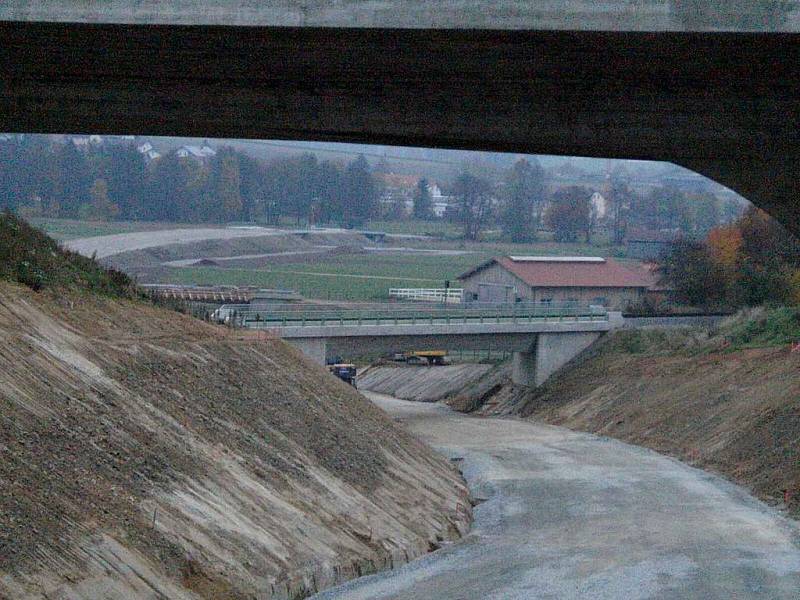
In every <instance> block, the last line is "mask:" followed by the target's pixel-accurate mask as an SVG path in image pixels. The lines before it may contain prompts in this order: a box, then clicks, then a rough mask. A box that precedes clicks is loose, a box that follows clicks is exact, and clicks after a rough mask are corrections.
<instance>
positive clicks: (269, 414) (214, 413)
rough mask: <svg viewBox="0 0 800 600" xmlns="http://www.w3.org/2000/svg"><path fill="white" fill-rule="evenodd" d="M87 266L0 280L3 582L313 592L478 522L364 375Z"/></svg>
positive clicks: (22, 587) (160, 593)
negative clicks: (117, 284) (199, 316)
mask: <svg viewBox="0 0 800 600" xmlns="http://www.w3.org/2000/svg"><path fill="white" fill-rule="evenodd" d="M31 235H32V236H33V237H32V238H31V240H33V241H36V240H37V239H38V238H36V236H35V233H31ZM39 241H41V240H39ZM53 253H54V254H53V255H52V257H51V258H54V260H56V261H57V262H58V263H59V264H61V263H62V261H64V260H71V257H70V256H68V255H62V254H60V251H58V250H57V249H54V250H53ZM81 266H83V267H86V265H84V264H83V263H81ZM94 269H95V267H94V266H93V265H88V272H90V273H95V274H97V276H98V277H100V278H101V279H102V278H104V277H116V275H114V274H113V273H108V272H105V271H102V270H99V271H95V270H94ZM86 272H87V271H86V270H85V269H81V268H77V271H75V273H73V275H75V277H74V278H73V279H71V280H70V281H71V284H70V285H67V283H69V282H65V281H62V282H61V283H60V285H58V286H56V285H49V284H48V285H46V286H44V287H42V286H37V287H39V289H41V290H42V291H40V292H34V291H32V290H31V289H30V288H27V287H23V286H22V285H19V284H18V283H15V282H9V281H5V282H0V332H2V335H0V361H1V362H0V364H2V368H0V417H1V418H0V449H1V450H2V460H0V598H3V599H13V600H17V599H20V598H53V597H58V598H87V599H88V598H98V597H104V598H131V597H137V598H170V599H174V598H209V599H211V598H213V599H215V600H216V599H221V600H225V599H239V598H248V599H249V598H253V597H256V596H257V597H259V598H261V597H264V598H270V597H275V598H300V597H303V596H305V595H307V594H308V593H310V592H313V591H315V590H317V589H322V588H324V587H327V586H329V585H331V584H333V583H335V582H337V581H341V580H344V579H348V578H351V577H353V576H356V575H358V574H362V573H366V572H370V571H372V570H375V569H380V568H385V567H389V566H391V565H394V564H399V563H402V562H405V561H407V560H408V559H410V558H412V557H415V556H418V555H420V554H421V553H424V552H427V551H428V550H429V549H431V548H435V547H437V546H438V545H439V544H440V543H441V541H443V540H447V539H453V538H456V537H458V536H459V535H460V533H463V532H464V531H465V530H466V528H467V526H468V523H469V520H470V508H469V501H468V497H467V490H466V488H465V487H464V485H463V483H462V480H461V478H460V476H459V475H458V473H457V472H456V471H455V470H454V469H453V468H452V467H451V466H450V464H449V463H448V462H447V461H446V460H444V459H442V458H440V457H438V456H437V455H435V454H434V453H433V452H432V451H431V450H430V449H428V448H427V447H426V446H424V445H422V444H421V443H419V442H417V441H416V440H415V439H413V438H411V437H410V436H409V435H407V434H405V433H404V432H403V431H401V430H400V429H399V428H398V427H396V425H395V424H394V423H393V422H392V421H391V420H390V419H388V418H387V417H386V416H385V415H384V413H383V412H381V411H380V410H378V409H377V408H375V407H374V406H373V405H372V404H371V403H369V402H368V401H366V400H365V399H364V398H363V397H362V396H360V395H359V394H357V393H356V392H354V391H353V390H352V388H351V387H350V386H347V385H345V384H343V383H341V382H339V381H338V380H336V379H335V378H333V377H331V376H330V375H329V374H327V373H326V372H325V371H324V370H323V369H321V368H319V367H318V366H315V365H313V364H311V363H309V362H307V361H306V360H305V359H304V358H303V357H302V355H300V354H299V353H298V352H296V351H295V350H293V349H292V348H291V347H289V346H287V345H286V344H284V343H283V342H281V341H279V340H275V339H270V338H265V337H263V335H262V336H254V335H247V334H241V333H239V334H236V335H235V336H232V334H231V333H230V332H229V330H227V329H224V328H219V327H214V326H210V325H206V324H204V323H202V322H199V321H196V320H193V319H191V318H189V317H186V316H183V315H180V314H177V313H174V312H169V311H165V310H163V309H159V308H157V307H153V306H149V305H147V304H145V303H143V302H141V301H138V300H136V299H134V298H126V297H124V295H120V294H117V293H111V291H114V290H111V291H109V293H107V294H102V293H99V292H97V291H96V290H94V287H96V286H94V283H91V282H87V280H86V278H85V275H86ZM43 274H44V276H45V278H44V280H45V281H46V282H49V281H50V275H49V273H48V272H47V271H43ZM6 278H7V279H12V278H13V277H6ZM123 287H124V286H123ZM103 289H105V288H103ZM107 291H108V290H107ZM118 291H119V290H118Z"/></svg>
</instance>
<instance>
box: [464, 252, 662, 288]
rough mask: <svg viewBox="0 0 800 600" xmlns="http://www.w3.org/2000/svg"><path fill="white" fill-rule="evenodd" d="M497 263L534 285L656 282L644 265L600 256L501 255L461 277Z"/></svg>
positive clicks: (611, 284)
mask: <svg viewBox="0 0 800 600" xmlns="http://www.w3.org/2000/svg"><path fill="white" fill-rule="evenodd" d="M493 264H498V265H500V266H501V267H503V268H505V269H506V270H508V271H510V272H511V273H513V274H514V275H515V276H516V277H517V278H519V279H520V280H522V281H523V282H525V283H526V284H527V285H530V286H532V287H642V288H649V287H651V286H652V285H653V276H652V275H651V274H650V273H649V272H647V271H645V270H644V269H641V268H637V267H633V266H631V267H628V266H626V265H622V264H620V263H618V262H616V261H615V260H613V259H610V258H601V257H597V256H523V257H520V256H499V257H496V258H493V259H491V260H489V261H487V262H485V263H483V264H480V265H478V266H477V267H474V268H473V269H471V270H470V271H467V272H466V273H464V274H463V275H461V276H460V277H459V279H462V280H463V279H467V278H468V277H471V276H473V275H475V274H476V273H478V272H480V271H482V270H483V269H485V268H487V267H489V266H491V265H493Z"/></svg>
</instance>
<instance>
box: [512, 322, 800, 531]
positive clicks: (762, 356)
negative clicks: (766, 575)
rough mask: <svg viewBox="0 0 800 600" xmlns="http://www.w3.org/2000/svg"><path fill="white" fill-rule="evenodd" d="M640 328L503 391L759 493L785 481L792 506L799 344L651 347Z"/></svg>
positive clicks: (798, 499)
mask: <svg viewBox="0 0 800 600" xmlns="http://www.w3.org/2000/svg"><path fill="white" fill-rule="evenodd" d="M642 335H644V334H641V333H637V332H619V333H618V334H616V335H614V336H612V337H611V338H610V339H608V340H607V341H606V342H605V343H603V344H601V345H600V346H599V347H598V348H596V349H595V351H594V353H593V354H592V355H590V356H588V357H586V358H585V360H583V361H581V362H580V363H578V364H576V365H575V366H573V367H572V368H569V369H567V370H565V371H562V372H561V373H560V374H558V375H557V376H556V377H554V378H553V379H552V380H551V381H549V382H548V383H547V384H546V385H545V386H544V387H543V388H540V389H539V390H536V391H533V392H531V391H523V390H520V389H517V390H513V389H511V390H506V391H505V394H506V395H508V396H513V397H514V398H513V402H512V404H513V405H514V406H515V412H516V413H517V414H520V415H522V416H524V417H528V418H532V419H535V420H538V421H544V422H547V423H552V424H556V425H563V426H566V427H569V428H572V429H578V430H582V431H589V432H592V433H600V434H604V435H608V436H611V437H614V438H617V439H621V440H624V441H626V442H631V443H634V444H639V445H642V446H647V447H649V448H653V449H655V450H657V451H659V452H662V453H665V454H670V455H673V456H675V457H677V458H680V459H681V460H683V461H685V462H688V463H691V464H693V465H696V466H699V467H702V468H706V469H710V470H712V471H716V472H718V473H721V474H723V475H725V476H727V477H728V478H730V479H732V480H734V481H737V482H739V483H741V484H744V485H746V486H748V487H749V488H751V489H752V490H753V491H754V492H755V493H756V494H757V495H759V496H760V497H762V498H764V499H767V500H772V501H774V502H778V503H780V502H783V500H784V495H785V492H784V491H785V490H788V494H789V506H790V509H791V510H792V512H793V514H794V515H795V516H798V515H800V353H798V352H794V353H792V352H791V350H790V348H789V347H787V346H778V347H766V348H740V349H738V350H730V349H729V350H722V351H719V350H716V351H709V352H688V351H684V350H681V351H677V352H674V351H671V350H670V351H667V352H661V353H660V352H659V351H658V349H655V350H653V349H648V348H645V347H642V344H641V336H642ZM637 336H638V337H637ZM673 337H674V336H673ZM664 340H665V343H669V338H667V337H664Z"/></svg>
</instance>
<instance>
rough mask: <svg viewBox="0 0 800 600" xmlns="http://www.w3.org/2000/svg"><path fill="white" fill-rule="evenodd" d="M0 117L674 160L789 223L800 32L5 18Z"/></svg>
mask: <svg viewBox="0 0 800 600" xmlns="http://www.w3.org/2000/svg"><path fill="white" fill-rule="evenodd" d="M0 37H1V38H2V39H3V43H2V45H0V64H3V65H4V69H3V77H2V78H1V79H0V131H7V132H93V133H118V134H159V135H186V136H204V137H238V138H260V139H265V138H271V139H297V140H331V141H349V142H365V143H383V144H400V145H413V146H432V147H446V148H465V149H484V150H501V151H513V152H527V153H543V154H563V155H583V156H599V157H608V158H614V157H618V158H641V159H654V160H667V161H673V162H675V163H678V164H681V165H684V166H686V167H689V168H691V169H694V170H696V171H698V172H700V173H703V174H706V175H708V176H710V177H711V178H713V179H715V180H717V181H719V182H721V183H723V184H725V185H727V186H729V187H731V188H733V189H735V190H737V191H739V192H740V193H741V194H743V195H744V196H745V197H747V198H748V199H750V200H751V201H752V202H754V203H755V204H757V205H758V206H761V207H762V208H764V209H765V210H767V211H769V212H770V213H772V214H773V215H774V216H776V217H778V218H779V219H780V220H781V221H783V223H784V224H785V225H787V226H788V227H789V228H790V229H792V230H793V231H794V232H795V233H800V202H799V201H798V200H797V199H798V197H800V170H799V169H798V164H800V163H799V162H798V159H800V143H798V142H800V139H799V138H800V106H799V105H798V97H799V95H798V91H800V70H798V69H797V65H798V64H800V36H799V35H797V34H745V33H675V32H659V33H634V32H627V33H623V32H590V31H582V32H570V31H548V32H541V31H540V32H531V31H481V30H398V29H386V30H381V29H328V28H269V27H249V28H248V27H220V26H174V25H161V26H152V25H87V24H70V23H58V24H43V23H21V22H5V23H0Z"/></svg>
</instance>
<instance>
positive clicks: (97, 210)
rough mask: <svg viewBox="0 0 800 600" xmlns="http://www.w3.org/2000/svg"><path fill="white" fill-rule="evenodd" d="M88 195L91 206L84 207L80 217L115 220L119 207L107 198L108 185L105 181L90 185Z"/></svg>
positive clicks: (97, 181)
mask: <svg viewBox="0 0 800 600" xmlns="http://www.w3.org/2000/svg"><path fill="white" fill-rule="evenodd" d="M90 195H91V197H92V203H91V205H88V204H85V205H84V207H85V212H84V213H83V215H82V216H89V217H90V218H93V219H99V220H102V221H106V220H109V219H113V218H115V217H116V216H117V215H118V214H119V207H118V206H117V205H116V204H114V203H113V202H111V201H110V200H109V198H108V184H107V183H106V180H105V179H96V180H95V182H94V183H93V184H92V189H91V190H90ZM82 208H83V207H82Z"/></svg>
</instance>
